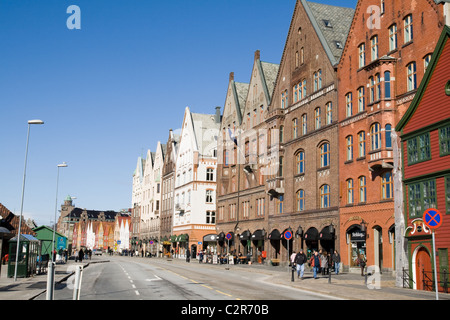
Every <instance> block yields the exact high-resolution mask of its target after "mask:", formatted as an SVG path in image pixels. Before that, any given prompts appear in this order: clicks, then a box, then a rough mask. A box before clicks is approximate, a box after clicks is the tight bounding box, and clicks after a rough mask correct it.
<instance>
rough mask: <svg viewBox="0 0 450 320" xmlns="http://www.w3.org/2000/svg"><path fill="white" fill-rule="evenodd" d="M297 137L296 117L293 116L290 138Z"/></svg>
mask: <svg viewBox="0 0 450 320" xmlns="http://www.w3.org/2000/svg"><path fill="white" fill-rule="evenodd" d="M297 137H298V119H297V118H294V120H292V138H293V139H295V138H297Z"/></svg>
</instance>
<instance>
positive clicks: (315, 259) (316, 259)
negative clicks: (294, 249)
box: [310, 251, 320, 279]
mask: <svg viewBox="0 0 450 320" xmlns="http://www.w3.org/2000/svg"><path fill="white" fill-rule="evenodd" d="M310 263H311V266H312V267H313V274H314V279H317V273H318V272H319V270H320V256H319V252H317V251H314V254H313V256H312V257H311V259H310Z"/></svg>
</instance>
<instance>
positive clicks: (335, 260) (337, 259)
mask: <svg viewBox="0 0 450 320" xmlns="http://www.w3.org/2000/svg"><path fill="white" fill-rule="evenodd" d="M331 260H332V261H333V264H334V272H335V273H336V274H339V266H340V264H341V256H340V255H339V252H337V250H334V253H333V256H332V257H331Z"/></svg>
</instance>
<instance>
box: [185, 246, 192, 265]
mask: <svg viewBox="0 0 450 320" xmlns="http://www.w3.org/2000/svg"><path fill="white" fill-rule="evenodd" d="M190 261H191V251H189V248H188V249H187V250H186V262H190Z"/></svg>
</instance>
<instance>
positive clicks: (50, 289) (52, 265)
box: [47, 162, 67, 300]
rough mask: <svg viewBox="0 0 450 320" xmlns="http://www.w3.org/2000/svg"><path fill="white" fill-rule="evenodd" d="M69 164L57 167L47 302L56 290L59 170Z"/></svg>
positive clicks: (51, 298)
mask: <svg viewBox="0 0 450 320" xmlns="http://www.w3.org/2000/svg"><path fill="white" fill-rule="evenodd" d="M66 167H67V163H65V162H63V163H62V164H58V166H57V174H56V203H55V222H54V226H53V241H52V252H51V255H52V261H51V262H49V264H48V275H47V300H53V297H54V289H55V276H54V274H55V262H56V261H55V260H56V255H55V254H54V252H55V238H56V226H57V225H58V224H57V222H56V213H57V212H58V185H59V168H66Z"/></svg>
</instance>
